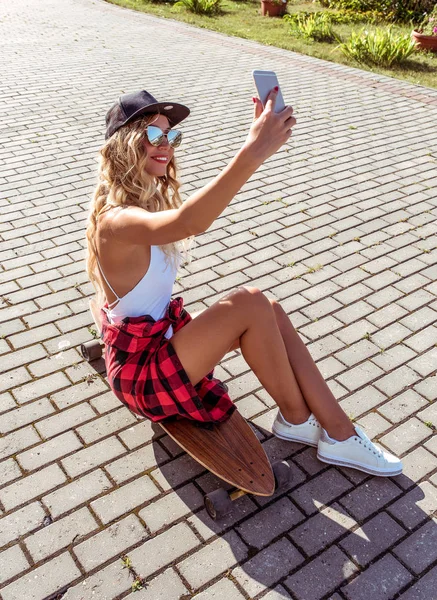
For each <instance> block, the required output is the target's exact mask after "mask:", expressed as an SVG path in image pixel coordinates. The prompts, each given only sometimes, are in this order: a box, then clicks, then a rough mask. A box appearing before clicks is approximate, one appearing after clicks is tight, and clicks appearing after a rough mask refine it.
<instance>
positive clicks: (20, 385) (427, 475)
mask: <svg viewBox="0 0 437 600" xmlns="http://www.w3.org/2000/svg"><path fill="white" fill-rule="evenodd" d="M0 26H1V48H2V57H3V59H4V64H3V67H2V74H1V101H2V105H3V108H4V111H3V119H2V124H1V136H2V146H1V150H0V164H1V174H0V194H1V198H2V199H1V229H0V234H1V242H0V259H1V263H2V268H1V271H0V294H1V297H2V304H1V309H0V323H1V338H0V354H1V355H2V356H1V358H2V360H1V371H2V377H1V384H0V385H1V388H0V392H1V393H0V407H1V411H0V413H1V414H0V434H1V438H0V460H1V462H0V476H1V479H0V584H1V591H0V593H1V597H2V599H3V600H18V599H20V600H23V599H25V600H33V599H34V600H40V599H43V598H46V599H48V598H55V597H56V598H60V597H63V598H64V599H65V600H78V599H91V598H92V599H105V600H106V599H110V598H129V600H130V599H131V598H135V600H137V599H138V600H141V599H143V600H146V599H147V600H161V599H162V600H176V599H179V598H181V597H183V598H190V597H192V596H194V597H195V598H196V600H212V599H214V600H221V599H222V598H226V600H241V599H242V598H256V599H258V598H264V599H265V600H280V599H281V600H282V599H287V598H294V599H297V600H321V599H327V598H330V599H331V600H334V599H335V600H339V599H347V600H361V599H366V600H369V599H370V600H390V599H394V598H401V599H402V600H420V599H424V598H426V599H427V600H432V599H435V598H436V597H437V592H436V590H437V566H436V565H437V521H436V514H437V513H436V509H437V490H436V486H437V468H436V467H437V458H436V457H437V436H436V435H435V427H434V426H435V425H437V413H436V407H437V404H436V403H435V398H436V396H437V375H436V365H437V327H436V323H437V298H436V296H437V283H436V277H437V264H436V263H437V249H436V248H437V231H436V215H437V200H436V189H437V186H436V166H437V141H436V138H435V127H434V126H432V123H435V122H436V121H437V90H430V89H426V88H421V87H415V86H412V85H410V84H407V83H403V82H401V81H396V80H392V79H388V78H384V77H380V76H376V75H373V74H371V73H366V72H363V71H360V70H356V69H350V68H345V67H342V66H339V65H335V64H329V63H327V62H322V61H318V60H315V59H312V58H309V57H305V56H300V55H298V54H294V53H291V52H287V51H283V50H280V49H275V48H268V47H263V46H260V45H258V44H255V43H252V42H247V41H244V40H240V39H233V38H229V37H226V36H222V35H219V34H216V33H209V32H207V31H202V30H200V29H194V28H191V27H189V26H186V25H183V24H180V23H177V22H173V21H164V20H162V21H161V20H158V19H156V18H153V17H149V16H146V15H142V14H139V13H134V12H131V11H128V10H124V9H121V8H118V7H115V6H112V5H108V4H105V3H104V2H101V1H100V0H94V1H92V0H38V1H37V0H14V1H13V2H2V3H1V5H0ZM254 68H261V69H263V68H264V69H275V70H276V71H277V72H278V75H279V79H280V81H281V83H282V87H283V91H284V96H285V98H286V100H288V101H289V102H293V103H294V106H295V110H296V114H297V117H298V126H297V127H296V128H295V134H294V136H293V138H292V141H290V143H289V144H288V146H287V147H284V149H283V150H282V151H281V152H278V154H277V155H275V156H274V157H272V158H271V159H270V160H269V161H268V162H267V163H265V164H264V165H263V167H262V168H260V169H259V171H258V172H257V173H256V174H255V175H254V176H253V177H252V178H251V180H250V181H249V182H248V183H247V185H245V186H244V188H243V190H242V192H241V193H240V194H239V195H238V197H237V198H236V199H235V200H234V201H233V202H232V203H231V205H230V207H229V208H228V209H227V210H226V211H225V213H224V214H223V215H222V216H221V217H220V218H219V219H217V221H216V222H215V223H214V224H213V226H212V227H211V228H210V230H209V231H208V232H207V233H205V234H203V235H201V236H199V237H198V245H197V248H196V250H195V256H196V258H197V260H195V261H194V262H193V263H191V265H189V266H187V267H186V269H184V270H182V271H181V272H180V279H179V280H178V282H177V285H176V289H175V294H176V295H179V294H181V295H183V297H184V299H185V301H186V303H187V308H188V310H190V311H195V310H198V309H200V308H205V307H206V306H209V305H211V304H212V303H213V302H214V301H215V300H216V299H217V298H219V297H220V296H221V295H223V294H224V293H225V292H227V291H228V290H230V289H231V288H234V287H236V286H238V285H241V284H250V285H254V286H258V287H259V288H261V289H262V290H264V291H266V293H267V295H268V296H269V297H271V298H277V299H278V300H279V301H280V302H281V303H282V305H283V306H284V307H285V309H286V310H287V312H288V313H289V315H290V318H291V320H292V322H293V324H294V325H295V327H296V328H298V330H299V333H300V335H301V337H302V339H303V340H304V341H305V343H306V344H307V346H308V348H309V349H310V352H311V354H312V355H313V357H314V358H315V360H316V361H317V364H318V366H319V368H320V370H321V372H322V373H323V375H324V377H325V378H326V379H327V381H328V384H329V386H330V388H331V390H332V391H333V393H334V394H335V395H336V397H337V398H338V399H339V401H340V402H341V404H342V406H343V407H344V409H345V410H346V412H347V413H348V414H349V415H350V416H351V417H353V418H355V419H356V420H357V422H358V423H359V424H360V425H362V426H364V427H365V429H366V431H367V432H368V433H369V434H370V436H371V437H372V438H374V439H378V440H380V442H381V443H382V444H383V445H384V446H385V447H386V448H389V449H390V450H392V451H394V452H396V453H398V454H399V455H400V456H402V457H403V460H404V464H405V474H404V475H402V476H399V477H396V478H391V479H381V478H373V477H370V476H365V475H364V474H361V473H359V472H358V471H352V470H347V469H336V468H330V467H328V466H327V465H323V464H321V463H319V462H318V461H317V459H316V456H315V452H314V450H313V449H311V448H308V447H304V446H301V445H298V444H292V443H287V442H282V441H279V440H277V439H275V438H273V437H272V435H271V433H270V427H271V423H272V419H273V416H274V413H275V410H274V406H273V404H274V403H273V401H272V399H271V397H270V396H269V395H268V394H267V393H266V392H265V391H264V390H263V388H262V387H261V386H260V384H259V382H258V381H257V379H256V378H255V376H254V375H253V374H252V373H251V372H250V370H249V369H248V366H247V364H246V363H245V362H244V360H243V358H242V356H241V355H240V354H239V353H236V352H235V353H232V354H228V355H227V357H226V358H225V359H224V360H223V361H222V363H221V364H220V365H219V366H218V368H217V375H218V376H219V377H221V378H223V379H224V380H226V381H227V383H228V385H229V388H230V393H231V396H232V397H233V398H234V399H235V400H236V401H237V404H238V407H239V409H240V410H241V412H242V413H243V415H245V416H246V417H247V418H249V419H251V421H252V422H253V423H254V425H255V426H256V428H257V430H258V432H259V435H260V437H261V439H262V440H263V442H264V448H265V449H266V451H267V452H268V454H269V456H270V457H271V458H272V459H276V458H279V459H287V460H289V461H290V464H291V466H292V468H293V472H294V479H293V483H292V487H291V488H290V489H289V490H287V491H286V492H282V493H281V494H277V495H275V496H274V497H272V498H269V499H267V500H259V499H256V498H252V497H244V498H241V499H240V500H238V501H236V503H235V505H234V511H233V512H232V514H231V515H230V516H229V517H228V518H226V519H225V520H223V521H221V522H217V523H213V522H212V521H211V520H210V519H209V518H208V517H207V515H206V514H205V510H204V509H203V499H202V495H203V493H204V492H206V491H208V490H211V489H214V488H216V487H218V486H219V485H220V483H219V482H218V480H217V479H216V478H215V477H213V476H211V475H210V474H209V473H207V472H205V470H204V469H203V468H202V467H200V466H199V465H198V464H197V463H195V462H194V461H193V460H191V459H190V458H189V457H187V456H186V455H185V454H184V453H183V452H181V451H180V450H179V449H178V447H177V446H176V445H175V444H174V443H173V442H172V441H171V440H170V439H169V438H168V437H167V436H166V435H163V432H162V430H160V428H159V427H157V426H153V427H152V426H151V425H150V423H148V422H146V421H144V420H140V419H138V418H137V417H135V416H134V415H132V414H130V413H129V412H128V411H127V409H125V408H124V407H121V406H120V405H119V403H118V402H117V401H116V400H115V398H114V397H113V395H112V393H111V392H110V391H109V388H108V386H107V383H106V381H105V378H104V376H100V375H99V373H102V364H99V365H98V367H97V371H98V372H97V373H96V370H95V368H93V367H92V366H90V365H89V364H87V363H84V361H83V360H82V359H81V356H80V354H79V352H78V346H79V344H80V343H81V342H84V341H86V340H88V339H90V337H91V334H90V331H89V328H90V327H91V326H92V323H91V318H90V314H89V312H88V300H87V299H88V296H89V295H90V294H91V293H92V289H91V286H90V285H89V283H87V277H86V274H85V271H84V261H83V258H84V227H85V220H86V214H87V208H88V203H89V199H90V194H91V192H92V189H93V185H94V182H95V169H96V167H95V165H96V162H95V157H96V151H97V149H98V148H99V145H100V144H101V142H102V139H103V133H104V121H103V118H104V114H105V112H106V110H107V108H108V107H109V106H110V105H111V103H112V102H113V100H114V99H115V98H116V97H117V96H118V94H119V93H120V92H121V91H122V90H125V91H132V90H134V89H138V88H141V87H145V88H146V89H149V90H150V91H152V92H153V93H155V94H156V95H158V97H159V98H162V99H165V98H168V99H176V100H179V101H182V102H186V103H187V104H188V105H189V106H190V107H191V108H192V116H191V117H190V118H189V119H188V120H187V122H186V124H184V126H183V129H184V131H185V133H186V140H187V141H186V143H185V144H184V146H183V147H181V149H180V153H179V154H180V157H181V159H180V161H181V166H182V169H183V181H184V187H183V190H184V195H185V197H186V196H187V195H189V194H190V192H192V191H193V190H195V189H197V188H199V187H201V186H202V185H203V184H205V183H206V182H207V181H209V180H210V179H211V177H212V176H214V175H215V174H216V173H217V172H218V171H219V170H220V169H221V168H222V167H223V166H224V165H225V164H226V162H227V161H228V160H229V159H230V157H232V155H233V153H234V152H235V151H236V149H238V148H239V146H240V145H241V144H242V142H243V141H244V138H245V133H246V132H247V130H248V126H249V123H250V120H251V116H252V101H251V96H252V95H253V88H252V82H251V75H250V73H251V70H252V69H254ZM124 554H127V555H128V556H129V558H130V561H131V565H132V569H133V570H132V569H131V570H129V569H127V568H123V563H122V560H121V556H122V555H124ZM135 574H137V575H138V576H140V577H143V578H145V581H146V582H147V585H146V586H145V587H143V588H142V589H141V590H140V591H138V592H136V593H135V596H133V595H132V591H131V585H132V582H133V578H134V576H135Z"/></svg>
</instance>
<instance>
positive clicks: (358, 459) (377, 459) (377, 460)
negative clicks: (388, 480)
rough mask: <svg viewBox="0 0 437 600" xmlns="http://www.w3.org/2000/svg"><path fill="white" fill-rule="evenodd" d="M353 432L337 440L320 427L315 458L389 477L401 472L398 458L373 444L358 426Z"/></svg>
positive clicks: (400, 463)
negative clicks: (353, 433)
mask: <svg viewBox="0 0 437 600" xmlns="http://www.w3.org/2000/svg"><path fill="white" fill-rule="evenodd" d="M355 432H356V435H354V436H352V437H350V438H348V439H347V440H344V442H338V441H336V440H333V439H332V438H330V437H329V435H328V434H327V433H326V431H325V430H324V429H323V428H322V434H321V436H320V440H319V446H318V451H317V458H318V459H319V460H321V461H322V462H325V463H329V464H331V465H340V466H342V467H351V468H352V469H359V470H360V471H364V472H365V473H370V474H371V475H380V476H385V477H389V476H394V475H400V474H401V473H402V462H401V461H400V460H399V458H397V457H396V456H394V455H393V454H390V452H387V451H386V450H383V449H382V448H378V447H377V446H375V444H374V443H373V442H371V441H370V439H369V438H368V437H367V435H366V434H365V433H364V432H363V431H362V430H361V429H360V428H359V427H355Z"/></svg>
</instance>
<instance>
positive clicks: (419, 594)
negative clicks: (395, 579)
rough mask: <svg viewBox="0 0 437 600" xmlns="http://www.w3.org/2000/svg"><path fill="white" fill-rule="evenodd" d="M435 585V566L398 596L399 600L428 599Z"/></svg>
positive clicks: (436, 574) (436, 581)
mask: <svg viewBox="0 0 437 600" xmlns="http://www.w3.org/2000/svg"><path fill="white" fill-rule="evenodd" d="M436 587H437V567H434V568H433V569H431V571H429V572H428V573H426V575H423V577H421V578H420V579H419V581H418V582H417V583H415V584H414V585H413V586H412V587H410V588H409V589H408V590H407V591H406V592H404V593H403V594H401V595H400V596H399V600H430V598H432V595H433V594H434V593H435V590H436Z"/></svg>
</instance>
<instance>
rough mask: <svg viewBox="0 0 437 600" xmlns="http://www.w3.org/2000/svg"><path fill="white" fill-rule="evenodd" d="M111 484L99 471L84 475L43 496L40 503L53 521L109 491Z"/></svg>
mask: <svg viewBox="0 0 437 600" xmlns="http://www.w3.org/2000/svg"><path fill="white" fill-rule="evenodd" d="M111 487H112V483H111V482H110V481H109V479H108V478H107V476H106V475H105V473H104V472H103V471H101V470H100V469H96V470H95V471H92V472H91V473H88V475H84V476H83V477H80V478H79V479H76V480H75V481H72V482H71V483H68V484H67V485H64V486H62V487H61V488H59V489H58V490H56V491H54V492H51V493H50V494H47V496H44V497H43V499H42V501H43V503H44V504H45V506H47V508H48V509H49V511H50V514H51V515H52V517H53V518H54V519H56V518H58V517H59V516H60V515H62V514H64V513H66V512H68V511H69V510H71V509H72V508H76V507H77V506H80V505H81V504H83V503H84V502H87V501H88V500H90V499H92V498H94V497H95V496H98V495H99V494H101V493H103V492H105V491H107V490H109V489H111Z"/></svg>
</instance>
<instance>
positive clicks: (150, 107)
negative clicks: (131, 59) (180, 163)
mask: <svg viewBox="0 0 437 600" xmlns="http://www.w3.org/2000/svg"><path fill="white" fill-rule="evenodd" d="M153 113H157V114H160V115H165V116H166V117H167V118H168V120H169V123H170V127H174V126H175V125H177V124H178V123H180V122H181V121H183V120H184V119H186V117H188V115H189V114H190V109H189V108H187V107H186V106H184V105H183V104H178V103H177V102H158V100H156V98H154V97H153V96H152V94H149V92H146V90H141V91H140V92H132V93H131V94H123V95H122V96H120V97H119V99H118V100H117V102H116V103H115V104H114V106H112V107H111V108H110V109H109V110H108V112H107V113H106V135H105V140H107V139H108V138H110V137H111V135H113V134H114V133H115V132H116V131H117V129H120V127H123V125H126V123H130V122H131V121H135V119H138V118H140V117H142V116H143V115H149V114H153Z"/></svg>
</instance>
